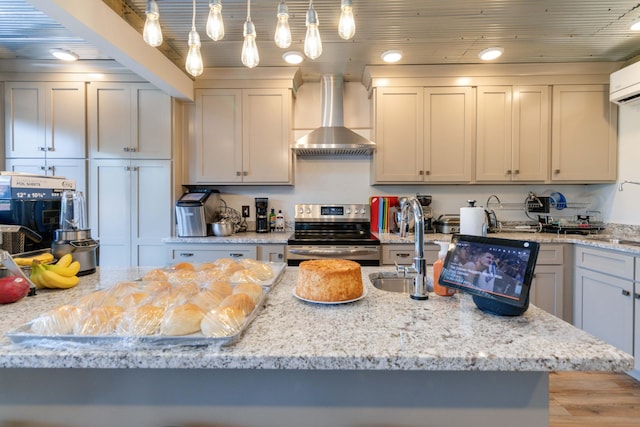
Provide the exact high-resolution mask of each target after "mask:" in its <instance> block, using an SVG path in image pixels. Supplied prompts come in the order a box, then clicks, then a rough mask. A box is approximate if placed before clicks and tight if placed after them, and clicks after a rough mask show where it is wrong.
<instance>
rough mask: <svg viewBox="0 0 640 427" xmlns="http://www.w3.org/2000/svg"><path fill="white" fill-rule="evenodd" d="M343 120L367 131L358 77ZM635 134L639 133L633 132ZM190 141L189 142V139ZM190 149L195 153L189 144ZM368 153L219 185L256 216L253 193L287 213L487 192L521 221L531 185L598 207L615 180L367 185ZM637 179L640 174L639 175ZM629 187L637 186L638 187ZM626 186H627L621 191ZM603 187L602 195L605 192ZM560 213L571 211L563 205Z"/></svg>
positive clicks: (312, 116)
mask: <svg viewBox="0 0 640 427" xmlns="http://www.w3.org/2000/svg"><path fill="white" fill-rule="evenodd" d="M344 112H345V125H346V126H347V127H349V128H351V129H353V130H355V131H356V132H358V133H360V134H361V135H362V136H364V137H367V138H369V137H371V123H372V121H371V105H370V101H369V99H368V97H367V91H366V89H365V88H364V86H363V85H362V84H361V83H345V96H344ZM320 114H321V94H320V84H319V83H305V84H304V85H302V86H301V87H300V89H299V92H298V96H297V99H296V102H295V109H294V116H295V118H294V123H295V129H294V136H295V138H298V137H301V136H303V135H305V134H306V133H308V132H309V131H310V130H313V129H314V128H316V127H318V126H319V125H320V121H321V116H320ZM636 139H637V138H636ZM192 146H193V145H192ZM191 155H193V150H192V153H191ZM370 165H371V159H370V158H369V157H332V158H299V159H297V160H296V162H295V166H294V170H295V185H294V186H282V187H280V186H267V187H262V186H251V187H241V186H220V187H218V188H219V190H220V191H221V192H222V198H223V199H224V200H225V201H226V202H227V203H228V205H229V206H231V207H233V208H235V209H237V210H240V209H241V206H242V205H249V206H251V219H253V218H254V215H255V209H254V205H255V203H254V200H253V198H254V197H268V198H269V204H270V206H271V207H273V208H275V209H276V212H277V211H278V210H279V209H282V210H283V212H284V213H285V215H286V217H287V219H291V217H292V215H293V212H294V205H295V204H296V203H368V202H369V197H370V196H373V195H400V196H401V195H412V194H416V193H420V194H431V195H432V196H433V203H432V207H433V211H434V216H436V217H437V216H438V215H440V214H446V213H459V208H460V207H462V206H466V201H467V200H468V199H475V200H477V201H478V204H479V205H482V206H484V205H485V203H486V201H487V198H488V197H489V196H490V195H491V194H496V195H498V196H499V197H500V199H501V201H502V202H503V203H505V204H509V205H510V206H511V207H512V209H510V210H498V211H497V214H498V219H499V220H501V221H509V220H512V221H513V220H519V221H525V220H527V217H526V216H525V214H524V212H523V210H522V209H521V208H520V206H521V204H523V203H524V200H525V198H526V196H527V194H528V192H529V191H533V192H534V193H536V194H545V193H547V194H548V193H550V192H551V191H561V192H562V193H563V194H564V195H565V196H566V197H567V199H568V201H569V202H570V203H571V202H578V201H579V202H580V203H585V204H586V205H589V206H593V207H596V208H597V207H598V205H600V199H601V198H602V197H606V196H607V194H608V193H607V188H608V189H610V192H614V189H615V185H613V184H610V185H604V186H588V185H537V186H533V185H393V186H389V185H384V186H383V185H380V186H372V185H370V183H369V182H370ZM638 179H639V180H640V176H638ZM628 190H629V192H632V191H634V192H635V191H640V187H637V189H635V188H633V189H632V188H631V187H629V189H628ZM626 191H627V189H626V188H625V192H626ZM603 193H604V196H603ZM559 213H562V214H563V215H564V214H566V215H575V213H576V212H575V211H574V210H572V209H567V210H565V211H563V212H559Z"/></svg>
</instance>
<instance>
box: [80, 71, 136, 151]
mask: <svg viewBox="0 0 640 427" xmlns="http://www.w3.org/2000/svg"><path fill="white" fill-rule="evenodd" d="M88 102H89V154H90V156H91V157H93V158H103V159H109V158H111V159H119V158H123V157H127V158H128V157H129V150H130V147H131V141H132V125H131V121H132V110H131V87H130V86H129V85H127V84H123V83H91V85H90V86H89V96H88Z"/></svg>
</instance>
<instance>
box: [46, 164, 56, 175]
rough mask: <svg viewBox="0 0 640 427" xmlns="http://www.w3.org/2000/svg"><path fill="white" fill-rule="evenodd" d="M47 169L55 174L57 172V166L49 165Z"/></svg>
mask: <svg viewBox="0 0 640 427" xmlns="http://www.w3.org/2000/svg"><path fill="white" fill-rule="evenodd" d="M47 170H49V171H51V173H52V174H53V175H55V174H56V167H55V166H47Z"/></svg>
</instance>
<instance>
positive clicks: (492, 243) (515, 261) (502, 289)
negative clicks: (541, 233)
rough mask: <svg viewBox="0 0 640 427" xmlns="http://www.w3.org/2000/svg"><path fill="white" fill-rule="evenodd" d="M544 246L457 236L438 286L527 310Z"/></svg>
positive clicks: (522, 241) (453, 239) (515, 241)
mask: <svg viewBox="0 0 640 427" xmlns="http://www.w3.org/2000/svg"><path fill="white" fill-rule="evenodd" d="M539 247H540V245H539V244H538V243H537V242H531V241H525V240H512V239H499V238H492V237H480V236H468V235H462V234H455V235H453V237H452V239H451V244H450V245H449V250H448V252H447V256H446V258H445V260H444V265H443V268H442V273H441V274H440V278H439V280H438V283H440V284H441V285H443V286H447V287H450V288H455V289H458V290H461V291H464V292H466V293H469V294H473V295H478V296H481V297H485V298H489V299H493V300H496V301H500V302H504V303H506V304H509V305H514V306H517V307H523V306H524V305H525V304H526V302H527V298H528V296H529V289H530V287H531V280H532V279H533V270H534V267H535V264H536V260H537V259H538V251H539Z"/></svg>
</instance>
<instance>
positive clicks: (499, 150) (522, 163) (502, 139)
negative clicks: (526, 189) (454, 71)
mask: <svg viewBox="0 0 640 427" xmlns="http://www.w3.org/2000/svg"><path fill="white" fill-rule="evenodd" d="M477 90H478V95H477V96H478V111H477V131H476V181H477V182H505V181H518V182H535V181H539V182H544V181H545V180H546V179H547V176H548V170H549V168H548V164H549V140H550V133H549V122H550V107H551V105H550V98H549V87H548V86H544V85H540V86H480V87H478V89H477Z"/></svg>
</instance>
